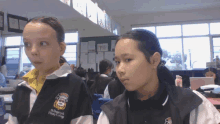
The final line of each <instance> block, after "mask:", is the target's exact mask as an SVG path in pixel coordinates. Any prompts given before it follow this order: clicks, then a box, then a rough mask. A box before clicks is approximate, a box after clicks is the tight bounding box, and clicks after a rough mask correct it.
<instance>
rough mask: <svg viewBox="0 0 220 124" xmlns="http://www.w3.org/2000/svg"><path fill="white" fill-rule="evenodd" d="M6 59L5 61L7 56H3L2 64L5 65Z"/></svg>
mask: <svg viewBox="0 0 220 124" xmlns="http://www.w3.org/2000/svg"><path fill="white" fill-rule="evenodd" d="M5 64H6V61H5V56H3V57H2V64H1V65H5Z"/></svg>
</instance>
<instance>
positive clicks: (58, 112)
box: [7, 67, 93, 124]
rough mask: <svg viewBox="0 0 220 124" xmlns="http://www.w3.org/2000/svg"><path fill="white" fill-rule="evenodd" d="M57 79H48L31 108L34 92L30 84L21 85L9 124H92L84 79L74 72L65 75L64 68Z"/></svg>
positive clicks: (16, 93) (14, 95) (89, 101)
mask: <svg viewBox="0 0 220 124" xmlns="http://www.w3.org/2000/svg"><path fill="white" fill-rule="evenodd" d="M60 70H61V71H60ZM57 75H62V76H60V77H57ZM54 76H55V77H56V78H50V79H48V78H47V79H46V81H45V83H44V85H43V87H42V89H41V91H40V93H39V94H38V96H37V98H36V101H35V102H34V104H33V105H32V106H33V108H32V109H31V107H30V106H31V105H30V104H31V103H32V102H31V101H32V100H33V99H34V98H32V96H33V91H32V89H31V88H30V87H29V86H28V84H27V82H22V83H21V84H20V85H18V87H17V88H16V91H15V92H14V94H13V96H12V98H13V103H12V108H11V115H10V116H9V121H8V122H7V124H81V123H86V124H92V123H93V120H92V109H91V100H90V98H89V95H88V92H87V91H86V88H85V84H84V83H83V81H82V79H81V78H80V77H78V76H77V75H75V74H72V73H67V74H63V71H62V67H61V69H59V70H58V71H56V72H55V75H54ZM52 77H53V76H52ZM30 109H31V110H30Z"/></svg>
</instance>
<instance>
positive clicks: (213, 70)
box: [203, 68, 219, 84]
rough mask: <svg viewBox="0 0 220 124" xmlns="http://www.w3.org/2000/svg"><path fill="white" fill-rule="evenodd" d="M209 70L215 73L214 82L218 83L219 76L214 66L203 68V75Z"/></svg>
mask: <svg viewBox="0 0 220 124" xmlns="http://www.w3.org/2000/svg"><path fill="white" fill-rule="evenodd" d="M209 71H211V72H213V73H215V75H216V78H215V83H217V84H218V80H219V77H218V71H217V69H215V68H206V69H205V70H204V72H203V73H204V75H205V74H206V73H207V72H209Z"/></svg>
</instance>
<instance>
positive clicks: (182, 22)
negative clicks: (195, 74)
mask: <svg viewBox="0 0 220 124" xmlns="http://www.w3.org/2000/svg"><path fill="white" fill-rule="evenodd" d="M203 23H208V30H209V31H208V32H209V33H208V35H192V36H183V25H186V24H203ZM210 23H220V20H200V21H179V22H168V23H150V24H133V25H131V30H132V29H133V28H138V27H140V28H141V27H155V35H156V36H157V26H169V25H181V36H175V37H160V38H158V39H171V38H181V39H182V63H184V43H183V39H184V38H193V37H209V41H210V62H213V57H214V46H213V38H215V37H220V34H211V27H210ZM182 70H186V68H185V66H184V64H182Z"/></svg>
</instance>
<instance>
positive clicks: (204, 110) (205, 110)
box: [190, 91, 220, 124]
mask: <svg viewBox="0 0 220 124" xmlns="http://www.w3.org/2000/svg"><path fill="white" fill-rule="evenodd" d="M193 92H194V93H195V94H196V95H198V96H199V97H200V98H201V99H202V104H200V105H199V106H198V107H197V108H196V109H194V110H193V111H191V113H190V122H191V123H206V124H211V123H212V124H218V123H220V113H219V111H218V110H217V109H216V107H215V106H214V105H213V104H212V103H211V102H210V101H209V100H208V99H207V98H206V97H204V96H203V95H202V94H201V93H199V92H197V91H193Z"/></svg>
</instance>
